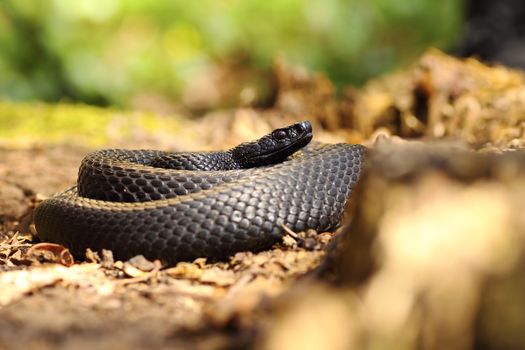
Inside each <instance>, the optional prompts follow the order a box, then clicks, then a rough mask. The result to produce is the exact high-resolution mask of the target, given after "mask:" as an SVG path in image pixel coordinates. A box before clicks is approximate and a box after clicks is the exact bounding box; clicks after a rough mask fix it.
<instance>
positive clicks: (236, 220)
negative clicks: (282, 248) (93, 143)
mask: <svg viewBox="0 0 525 350" xmlns="http://www.w3.org/2000/svg"><path fill="white" fill-rule="evenodd" d="M311 139H312V128H311V125H310V123H309V122H307V121H305V122H300V123H296V124H293V125H290V126H288V127H285V128H282V129H277V130H274V131H273V132H271V133H270V134H268V135H266V136H263V137H262V138H260V139H258V140H256V141H253V142H247V143H243V144H240V145H239V146H237V147H235V148H232V149H230V150H229V151H223V152H195V153H180V152H175V153H167V152H162V151H152V150H135V151H134V150H101V151H96V152H93V153H91V154H88V155H87V156H86V157H85V158H84V160H83V161H82V163H81V166H80V170H79V176H78V182H77V186H75V187H73V188H70V189H68V190H66V191H65V192H63V193H60V194H58V195H55V196H53V197H51V198H49V199H47V200H44V201H43V202H42V203H40V205H39V206H38V207H37V208H36V210H35V215H34V222H35V227H36V230H37V233H38V236H39V238H40V239H41V240H43V241H50V242H55V243H59V244H62V245H64V246H66V247H67V248H69V249H70V250H71V252H72V253H73V254H74V255H75V256H77V257H82V256H83V255H84V254H85V251H86V249H87V248H90V249H92V250H95V251H101V250H102V249H108V250H111V251H112V252H113V254H114V256H115V258H117V259H129V258H131V257H133V256H135V255H139V254H142V255H144V256H145V257H146V258H148V259H160V260H161V261H163V262H164V263H166V264H174V263H176V262H178V261H183V260H185V261H188V260H193V259H195V258H197V257H207V258H210V259H214V260H215V259H224V258H226V257H228V256H231V255H232V254H234V253H236V252H239V251H260V250H263V249H267V248H269V247H271V246H272V245H273V244H274V243H276V242H277V241H279V239H281V237H282V236H283V231H284V229H283V225H285V226H287V227H288V228H290V229H291V230H294V231H302V230H306V229H309V228H311V229H315V230H317V231H326V230H332V229H334V228H336V227H337V225H338V224H339V221H340V219H341V216H342V214H343V211H344V207H345V204H346V202H347V200H348V198H349V196H350V194H351V191H352V188H353V187H354V185H355V184H356V182H357V180H358V177H359V174H360V172H361V168H362V166H363V161H364V154H365V148H364V147H363V146H361V145H350V144H323V143H318V142H313V141H312V142H310V140H311Z"/></svg>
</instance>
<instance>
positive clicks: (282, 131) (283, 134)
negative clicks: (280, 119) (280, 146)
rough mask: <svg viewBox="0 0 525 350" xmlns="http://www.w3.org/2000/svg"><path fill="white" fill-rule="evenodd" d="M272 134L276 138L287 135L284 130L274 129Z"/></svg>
mask: <svg viewBox="0 0 525 350" xmlns="http://www.w3.org/2000/svg"><path fill="white" fill-rule="evenodd" d="M273 136H274V137H275V138H276V139H277V140H283V139H285V138H287V137H288V134H287V133H286V131H284V130H276V131H275V133H274V134H273Z"/></svg>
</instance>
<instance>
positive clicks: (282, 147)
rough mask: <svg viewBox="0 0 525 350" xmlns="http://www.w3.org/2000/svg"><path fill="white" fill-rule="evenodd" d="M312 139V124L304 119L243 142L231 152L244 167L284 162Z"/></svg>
mask: <svg viewBox="0 0 525 350" xmlns="http://www.w3.org/2000/svg"><path fill="white" fill-rule="evenodd" d="M311 140H312V125H311V124H310V122H309V121H302V122H299V123H295V124H292V125H289V126H287V127H284V128H280V129H275V130H274V131H272V132H271V133H269V134H267V135H265V136H263V137H261V138H260V139H258V140H255V141H252V142H246V143H242V144H240V145H239V146H237V147H235V148H232V149H231V150H230V151H229V152H230V153H231V154H232V157H233V158H234V159H235V161H236V162H238V163H239V164H241V166H242V167H244V168H250V167H256V166H263V165H268V164H275V163H279V162H282V161H283V160H285V159H286V158H287V157H288V156H290V155H291V154H293V153H295V152H296V151H298V150H299V149H301V148H302V147H304V146H306V145H307V144H308V143H309V142H310V141H311Z"/></svg>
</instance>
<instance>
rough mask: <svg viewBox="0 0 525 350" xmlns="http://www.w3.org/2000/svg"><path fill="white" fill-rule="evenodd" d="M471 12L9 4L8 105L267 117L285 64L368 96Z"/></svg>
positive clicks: (0, 21)
mask: <svg viewBox="0 0 525 350" xmlns="http://www.w3.org/2000/svg"><path fill="white" fill-rule="evenodd" d="M465 8H466V4H465V3H464V1H462V0H441V1H434V0H413V1H396V0H370V1H363V0H326V1H306V0H273V1H267V0H253V1H241V0H201V1H199V2H188V1H180V0H175V1H140V0H105V1H94V0H76V1H68V0H42V1H38V2H35V1H31V0H16V1H15V0H2V1H1V2H0V98H2V99H5V100H13V101H33V100H41V101H42V100H43V101H50V102H55V101H65V102H83V103H87V104H94V105H99V106H107V105H112V106H117V107H119V108H125V109H140V110H151V111H154V112H157V113H172V112H176V111H180V110H181V109H182V110H184V111H185V112H186V113H188V112H189V113H190V114H191V113H192V112H195V113H199V112H202V111H206V110H210V109H215V108H221V107H232V106H239V105H241V106H242V105H250V106H264V105H268V104H271V103H272V83H273V79H274V78H273V76H272V70H271V67H272V64H273V63H274V60H275V59H276V58H279V57H280V58H284V59H286V60H287V61H288V62H290V63H292V64H301V65H304V66H305V67H306V68H308V69H311V70H317V71H321V72H324V73H325V74H327V75H328V77H329V78H330V79H331V80H332V81H333V82H334V83H335V84H336V86H338V87H341V86H344V85H357V86H359V85H360V84H362V83H363V82H365V81H366V80H367V79H369V78H370V77H374V76H377V75H379V74H381V73H384V72H388V71H391V70H393V69H395V68H399V67H403V66H406V65H408V64H409V63H411V62H413V61H414V59H416V58H417V57H418V55H420V54H421V52H422V51H423V50H425V49H426V48H428V47H430V46H433V47H437V48H441V49H444V50H449V49H451V48H453V47H455V45H456V44H457V43H458V42H459V39H460V36H461V33H462V28H464V22H465V20H464V17H465V12H466V10H465ZM468 53H469V54H470V53H472V52H468Z"/></svg>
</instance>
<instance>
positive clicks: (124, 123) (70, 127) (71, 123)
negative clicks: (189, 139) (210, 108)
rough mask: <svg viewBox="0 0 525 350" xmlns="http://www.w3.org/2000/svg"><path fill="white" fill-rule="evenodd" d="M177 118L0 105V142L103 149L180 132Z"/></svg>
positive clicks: (83, 107) (53, 106)
mask: <svg viewBox="0 0 525 350" xmlns="http://www.w3.org/2000/svg"><path fill="white" fill-rule="evenodd" d="M180 122H181V119H180V118H178V117H159V116H156V115H154V114H150V113H139V112H125V111H120V110H117V109H112V108H98V107H92V106H87V105H79V104H78V105H73V104H66V103H59V104H45V103H10V102H0V141H4V142H5V141H7V142H14V143H18V144H34V143H73V144H79V145H87V146H103V145H107V144H111V143H121V142H125V141H126V140H133V139H135V138H137V137H152V136H153V135H155V134H157V133H162V134H176V133H178V132H179V131H180V129H181V128H180Z"/></svg>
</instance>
